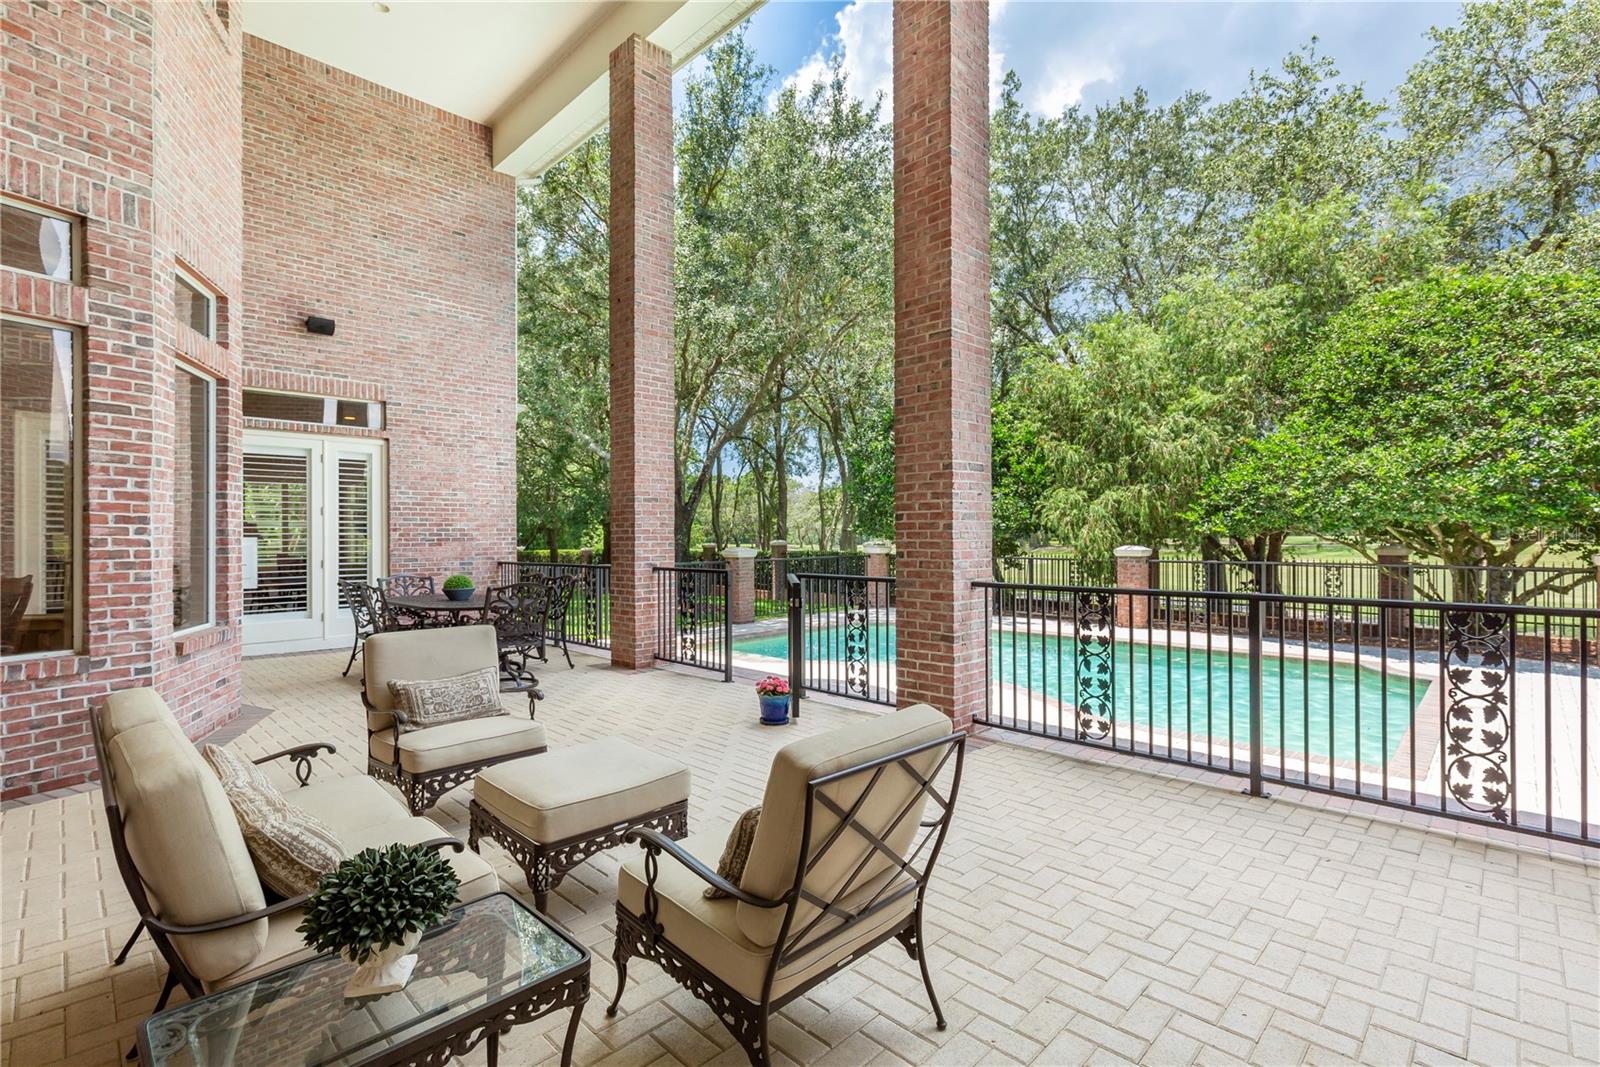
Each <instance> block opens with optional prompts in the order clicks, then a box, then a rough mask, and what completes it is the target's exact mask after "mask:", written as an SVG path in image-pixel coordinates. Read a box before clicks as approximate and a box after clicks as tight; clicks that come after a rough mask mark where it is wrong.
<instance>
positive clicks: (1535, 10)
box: [1400, 0, 1600, 252]
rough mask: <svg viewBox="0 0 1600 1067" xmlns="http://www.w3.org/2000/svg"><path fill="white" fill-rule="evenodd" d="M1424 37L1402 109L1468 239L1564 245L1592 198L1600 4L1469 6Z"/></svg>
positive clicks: (1535, 1)
mask: <svg viewBox="0 0 1600 1067" xmlns="http://www.w3.org/2000/svg"><path fill="white" fill-rule="evenodd" d="M1429 37H1430V38H1431V39H1432V41H1433V47H1432V48H1431V49H1430V50H1429V52H1428V55H1427V57H1426V58H1425V59H1423V60H1422V61H1421V62H1420V63H1418V64H1417V65H1416V66H1414V67H1412V69H1411V72H1410V74H1409V75H1408V76H1407V78H1406V80H1405V83H1404V84H1403V85H1402V86H1401V87H1400V101H1401V105H1402V111H1403V114H1404V116H1405V124H1406V127H1407V129H1408V130H1409V131H1410V141H1409V147H1410V151H1411V154H1412V156H1413V158H1414V160H1415V161H1416V162H1415V165H1416V166H1417V167H1418V168H1419V170H1420V172H1421V173H1423V174H1424V175H1425V176H1428V177H1431V178H1433V179H1434V180H1436V181H1437V182H1438V183H1439V185H1440V186H1441V187H1442V188H1443V189H1445V190H1447V194H1446V199H1447V200H1448V201H1449V203H1450V211H1451V214H1452V216H1453V218H1454V219H1455V222H1456V226H1457V229H1458V230H1459V231H1460V232H1462V234H1463V238H1464V243H1465V244H1466V245H1467V246H1468V247H1469V248H1470V247H1472V246H1477V247H1479V248H1480V249H1481V248H1487V249H1491V250H1492V249H1496V248H1501V247H1504V246H1506V245H1507V244H1512V245H1520V246H1522V247H1523V248H1524V249H1525V250H1526V251H1528V252H1538V251H1540V250H1541V249H1542V248H1544V247H1545V246H1546V245H1549V244H1557V245H1559V244H1561V243H1562V242H1564V241H1565V240H1566V239H1567V236H1568V235H1569V233H1570V232H1571V229H1572V227H1573V226H1574V224H1575V222H1576V221H1577V220H1578V219H1579V218H1580V216H1582V215H1584V214H1586V213H1590V212H1593V211H1594V210H1595V207H1596V204H1597V200H1600V167H1597V166H1596V162H1597V158H1600V4H1596V3H1595V2H1594V0H1576V2H1573V3H1563V2H1562V0H1498V2H1495V3H1482V4H1467V5H1464V6H1463V7H1462V11H1461V21H1460V24H1459V25H1456V26H1447V27H1443V28H1437V29H1434V30H1432V31H1430V33H1429Z"/></svg>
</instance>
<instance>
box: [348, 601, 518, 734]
mask: <svg viewBox="0 0 1600 1067" xmlns="http://www.w3.org/2000/svg"><path fill="white" fill-rule="evenodd" d="M362 661H363V665H362V670H363V671H365V672H366V673H365V676H364V677H365V685H366V694H367V701H368V703H370V704H371V705H372V706H371V707H370V708H369V709H368V710H367V728H368V729H369V730H382V729H385V728H387V727H389V726H392V725H393V724H394V716H393V715H392V714H391V712H392V711H393V709H394V697H393V696H392V695H390V693H389V682H390V681H392V680H395V679H400V680H410V681H425V680H427V679H430V678H449V677H451V676H453V675H457V674H463V673H465V672H467V671H473V670H477V669H479V668H481V667H493V668H495V669H496V670H499V667H500V652H499V647H498V645H497V644H496V643H495V635H494V627H493V626H446V627H441V628H439V629H433V630H396V631H394V632H393V633H383V634H373V635H372V636H371V637H369V638H367V641H366V644H364V645H363V646H362Z"/></svg>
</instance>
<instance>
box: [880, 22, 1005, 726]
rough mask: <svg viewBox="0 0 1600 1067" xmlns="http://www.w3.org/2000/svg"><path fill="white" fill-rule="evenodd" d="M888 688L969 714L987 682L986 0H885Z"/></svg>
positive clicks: (957, 714) (963, 719)
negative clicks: (890, 3)
mask: <svg viewBox="0 0 1600 1067" xmlns="http://www.w3.org/2000/svg"><path fill="white" fill-rule="evenodd" d="M894 304H895V322H894V345H895V375H894V377H895V387H894V391H895V396H894V406H895V420H894V437H895V542H896V544H897V545H898V547H899V550H900V555H899V562H898V565H897V571H898V573H897V581H896V584H897V589H896V607H897V610H898V622H897V627H896V632H897V634H898V635H899V636H898V639H897V640H898V655H897V663H896V671H897V690H898V696H899V702H900V704H901V705H902V706H904V705H906V704H914V703H918V702H926V703H929V704H932V705H934V706H935V707H937V708H939V709H940V710H942V711H943V712H944V713H945V714H947V715H949V716H950V717H951V719H952V720H953V721H954V722H955V724H956V726H957V727H958V728H962V729H965V728H967V727H968V726H970V724H971V722H972V717H973V714H974V713H975V712H977V711H980V710H981V709H982V708H983V705H984V699H985V695H986V691H987V687H988V679H987V678H986V676H985V673H984V652H985V647H986V635H985V633H984V616H983V603H982V600H981V599H980V597H979V596H978V595H977V594H976V593H975V592H974V591H973V589H972V582H973V581H974V580H975V579H980V578H987V577H988V576H989V558H990V554H991V545H992V540H991V519H990V517H991V514H992V499H991V496H990V480H989V479H990V473H989V432H990V431H989V377H990V362H989V361H990V356H989V5H988V3H987V2H986V0H970V2H966V0H926V2H912V0H896V2H895V5H894Z"/></svg>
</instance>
